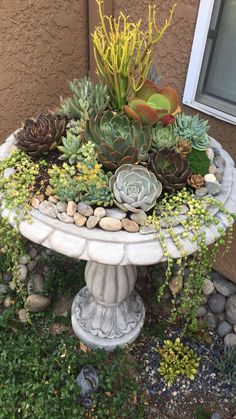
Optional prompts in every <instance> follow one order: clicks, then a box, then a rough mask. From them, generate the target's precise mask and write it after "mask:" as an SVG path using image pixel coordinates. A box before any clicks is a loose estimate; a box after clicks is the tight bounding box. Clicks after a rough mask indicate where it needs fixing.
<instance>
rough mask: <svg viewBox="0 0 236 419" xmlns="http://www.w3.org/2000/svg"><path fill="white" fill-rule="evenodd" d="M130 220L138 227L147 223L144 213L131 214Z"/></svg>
mask: <svg viewBox="0 0 236 419" xmlns="http://www.w3.org/2000/svg"><path fill="white" fill-rule="evenodd" d="M130 218H131V220H133V221H135V222H136V223H137V224H139V225H144V224H145V223H146V221H147V214H146V212H144V211H140V212H133V213H132V214H131V216H130Z"/></svg>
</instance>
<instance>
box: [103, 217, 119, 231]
mask: <svg viewBox="0 0 236 419" xmlns="http://www.w3.org/2000/svg"><path fill="white" fill-rule="evenodd" d="M99 226H100V227H101V228H102V229H103V230H106V231H119V230H121V229H122V222H121V221H120V220H117V219H116V218H112V217H103V218H101V220H100V222H99Z"/></svg>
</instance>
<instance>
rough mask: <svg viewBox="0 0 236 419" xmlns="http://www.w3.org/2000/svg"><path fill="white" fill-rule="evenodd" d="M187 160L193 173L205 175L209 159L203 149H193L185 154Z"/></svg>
mask: <svg viewBox="0 0 236 419" xmlns="http://www.w3.org/2000/svg"><path fill="white" fill-rule="evenodd" d="M187 160H188V163H189V168H190V170H191V172H192V174H193V175H201V176H205V175H207V173H209V166H210V160H209V159H208V157H207V155H206V153H204V151H199V150H195V149H193V150H192V151H191V152H190V153H189V154H188V155H187Z"/></svg>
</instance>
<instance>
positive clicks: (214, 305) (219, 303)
mask: <svg viewBox="0 0 236 419" xmlns="http://www.w3.org/2000/svg"><path fill="white" fill-rule="evenodd" d="M225 304H226V298H225V297H224V296H223V295H221V294H218V293H215V294H212V295H211V296H210V297H209V298H208V305H209V307H210V309H211V311H212V312H213V313H215V314H220V313H223V311H224V309H225ZM235 314H236V313H235Z"/></svg>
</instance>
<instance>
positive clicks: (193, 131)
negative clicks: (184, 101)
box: [174, 113, 210, 151]
mask: <svg viewBox="0 0 236 419" xmlns="http://www.w3.org/2000/svg"><path fill="white" fill-rule="evenodd" d="M208 129H209V125H208V121H204V120H203V119H199V117H198V115H193V116H192V115H185V114H184V113H181V114H178V115H176V120H175V123H174V130H175V132H176V134H177V135H178V136H179V137H182V138H187V139H188V140H190V141H191V143H192V147H193V148H195V149H196V150H199V151H204V150H206V149H207V148H208V147H209V145H210V140H209V137H208V134H207V132H208Z"/></svg>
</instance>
